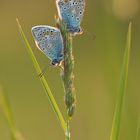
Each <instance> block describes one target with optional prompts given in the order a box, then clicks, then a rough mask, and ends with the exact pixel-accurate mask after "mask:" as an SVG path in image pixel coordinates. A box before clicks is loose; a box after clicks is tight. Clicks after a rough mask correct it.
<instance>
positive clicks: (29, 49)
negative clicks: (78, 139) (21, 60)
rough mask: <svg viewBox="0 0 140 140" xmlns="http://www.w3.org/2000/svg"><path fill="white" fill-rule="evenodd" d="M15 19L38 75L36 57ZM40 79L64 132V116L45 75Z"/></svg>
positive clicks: (38, 68) (65, 128) (38, 69)
mask: <svg viewBox="0 0 140 140" xmlns="http://www.w3.org/2000/svg"><path fill="white" fill-rule="evenodd" d="M16 20H17V24H18V28H19V31H20V34H21V36H22V38H23V40H24V43H25V46H26V49H27V51H28V54H29V56H30V57H31V59H32V62H33V65H34V67H35V69H36V71H37V74H38V75H39V74H40V73H41V69H40V66H39V64H38V62H37V60H36V57H35V55H34V53H33V51H32V49H31V47H30V44H29V42H28V40H27V38H26V36H25V34H24V32H23V30H22V28H21V25H20V23H19V21H18V19H16ZM40 80H41V83H42V85H43V87H44V89H45V93H46V95H47V96H48V99H49V101H50V103H51V105H52V108H53V110H54V112H55V114H56V116H57V118H58V120H59V122H60V125H61V127H62V129H63V130H64V132H66V130H67V126H66V123H65V120H64V118H63V116H62V114H61V112H60V109H59V107H58V105H57V103H56V101H55V99H54V97H53V95H52V92H51V90H50V88H49V86H48V83H47V81H46V80H45V77H44V76H43V75H42V76H41V77H40Z"/></svg>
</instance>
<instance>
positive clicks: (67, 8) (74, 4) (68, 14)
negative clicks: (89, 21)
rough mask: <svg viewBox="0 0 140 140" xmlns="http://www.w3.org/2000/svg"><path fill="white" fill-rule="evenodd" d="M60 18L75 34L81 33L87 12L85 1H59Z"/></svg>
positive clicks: (57, 2) (57, 3)
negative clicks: (81, 26)
mask: <svg viewBox="0 0 140 140" xmlns="http://www.w3.org/2000/svg"><path fill="white" fill-rule="evenodd" d="M56 5H57V9H58V13H59V17H60V18H61V19H62V20H63V21H64V22H65V23H66V25H67V28H68V30H69V31H70V32H71V33H72V34H74V33H78V32H80V24H81V21H82V18H83V14H84V10H85V0H57V1H56Z"/></svg>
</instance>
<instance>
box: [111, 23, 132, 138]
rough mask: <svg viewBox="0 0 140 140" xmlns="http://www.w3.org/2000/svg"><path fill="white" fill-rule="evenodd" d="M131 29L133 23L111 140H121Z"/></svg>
mask: <svg viewBox="0 0 140 140" xmlns="http://www.w3.org/2000/svg"><path fill="white" fill-rule="evenodd" d="M131 28H132V23H131V22H130V23H129V26H128V33H127V40H126V48H125V52H124V58H123V65H122V71H121V77H120V89H119V94H118V97H117V101H116V108H115V113H114V119H113V123H112V132H111V136H110V140H118V138H119V132H120V124H121V116H122V109H123V102H124V95H125V92H126V84H127V75H128V66H129V57H130V47H131Z"/></svg>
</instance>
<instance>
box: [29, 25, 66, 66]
mask: <svg viewBox="0 0 140 140" xmlns="http://www.w3.org/2000/svg"><path fill="white" fill-rule="evenodd" d="M31 31H32V35H33V37H34V40H35V43H36V45H37V47H38V48H39V49H40V50H41V51H42V52H43V53H44V54H45V55H46V56H47V57H48V58H49V59H50V60H51V64H52V65H54V66H57V65H59V64H60V62H61V61H63V60H64V53H63V50H64V46H63V39H62V35H61V32H60V30H59V29H58V28H55V27H51V26H45V25H39V26H35V27H33V28H32V29H31Z"/></svg>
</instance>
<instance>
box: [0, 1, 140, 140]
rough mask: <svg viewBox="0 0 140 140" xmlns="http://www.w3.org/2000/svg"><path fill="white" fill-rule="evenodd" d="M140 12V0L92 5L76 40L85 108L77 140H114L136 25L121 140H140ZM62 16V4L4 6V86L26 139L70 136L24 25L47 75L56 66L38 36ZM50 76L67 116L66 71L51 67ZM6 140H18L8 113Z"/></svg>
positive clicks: (0, 75) (0, 45)
mask: <svg viewBox="0 0 140 140" xmlns="http://www.w3.org/2000/svg"><path fill="white" fill-rule="evenodd" d="M139 7H140V2H139V0H87V1H86V10H85V15H84V19H83V22H82V28H83V29H84V31H85V32H84V34H83V35H80V36H76V37H75V38H74V41H73V50H74V56H75V88H76V95H77V108H76V112H75V115H74V117H73V120H72V123H71V131H72V134H71V135H72V140H109V136H110V132H111V124H112V119H113V113H114V107H115V101H116V97H117V93H118V87H119V77H120V71H121V65H122V59H123V53H124V48H125V41H126V34H127V27H128V23H129V20H130V19H131V20H132V49H131V58H130V65H129V77H128V84H127V93H126V96H125V104H124V109H123V116H122V123H121V133H120V140H135V139H136V130H137V124H138V118H139V113H140V73H139V72H140V46H139V44H140V39H139V37H140V10H139ZM56 13H57V11H56V6H55V0H30V1H29V0H12V1H11V0H0V84H2V85H3V86H4V89H5V92H6V93H7V94H8V98H9V100H10V104H11V107H12V110H13V114H14V120H15V122H16V125H17V127H18V128H19V130H20V131H21V133H22V134H23V136H24V137H25V139H26V140H48V139H50V140H56V139H57V140H63V139H64V134H63V131H62V130H61V127H60V126H59V123H58V121H57V119H56V116H55V115H54V112H53V111H52V108H51V107H50V104H49V101H48V99H47V97H46V95H45V92H44V90H43V88H42V86H41V84H40V81H39V78H38V76H37V74H36V72H35V69H34V67H33V64H32V62H31V60H30V57H29V56H28V54H27V52H26V49H25V47H24V44H23V41H22V40H21V37H20V35H19V32H18V27H17V24H16V18H17V17H18V18H19V20H20V23H21V25H22V27H23V30H24V32H25V34H26V36H27V37H28V40H29V42H30V44H31V46H32V49H33V51H34V53H35V55H36V57H37V59H38V61H39V63H40V66H41V68H42V69H43V68H44V67H46V66H47V65H48V64H49V63H50V62H49V60H48V58H47V57H46V56H45V55H43V54H42V53H41V52H40V51H39V50H38V49H37V48H36V46H35V43H34V40H33V38H32V35H31V31H30V30H31V27H32V26H35V25H39V24H45V25H52V26H55V24H54V15H55V14H56ZM93 34H95V35H96V39H93V36H92V35H93ZM45 76H46V78H47V80H48V83H49V85H50V88H51V90H52V92H53V94H54V96H55V99H56V101H57V103H58V105H59V107H60V109H61V110H62V112H63V114H65V106H64V102H63V96H64V93H63V87H62V81H61V78H60V73H59V69H56V68H48V69H47V71H46V74H45ZM0 140H10V132H9V129H8V126H7V123H6V120H5V117H4V114H3V112H2V110H0Z"/></svg>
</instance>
